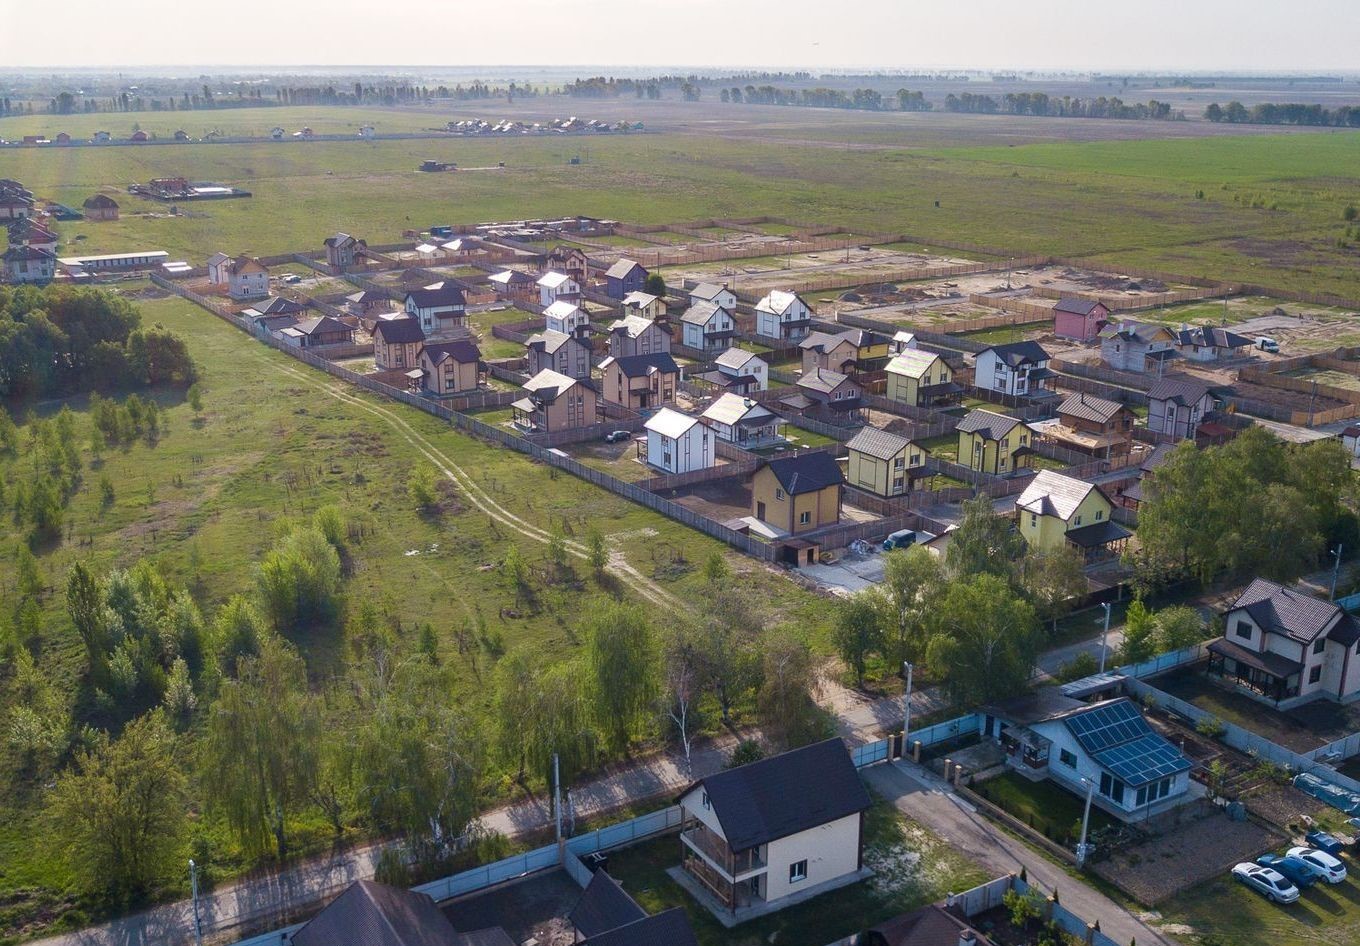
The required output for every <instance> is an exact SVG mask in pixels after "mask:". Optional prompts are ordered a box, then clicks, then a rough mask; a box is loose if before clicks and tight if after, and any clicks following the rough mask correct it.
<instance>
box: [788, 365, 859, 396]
mask: <svg viewBox="0 0 1360 946" xmlns="http://www.w3.org/2000/svg"><path fill="white" fill-rule="evenodd" d="M849 380H850V377H849V375H844V374H841V373H840V372H839V371H828V370H827V369H826V368H813V369H812V370H811V371H808V372H806V373H804V374H803V376H802V377H801V378H799V379H798V387H800V388H807V389H808V390H809V391H820V392H822V393H823V394H830V393H831V392H832V391H834V390H836V389H837V388H838V387H840V386H841V385H842V384H844V383H845V382H846V381H849Z"/></svg>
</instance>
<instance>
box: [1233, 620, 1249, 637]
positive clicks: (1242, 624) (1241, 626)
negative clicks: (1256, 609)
mask: <svg viewBox="0 0 1360 946" xmlns="http://www.w3.org/2000/svg"><path fill="white" fill-rule="evenodd" d="M1252 630H1253V628H1252V626H1251V625H1250V624H1248V623H1247V622H1246V621H1238V622H1237V629H1236V630H1235V631H1234V632H1233V633H1235V634H1236V635H1237V636H1238V637H1240V638H1242V639H1243V640H1251V633H1252Z"/></svg>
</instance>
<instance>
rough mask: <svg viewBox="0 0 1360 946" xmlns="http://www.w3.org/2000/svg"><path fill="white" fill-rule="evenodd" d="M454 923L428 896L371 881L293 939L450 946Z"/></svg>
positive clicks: (354, 887)
mask: <svg viewBox="0 0 1360 946" xmlns="http://www.w3.org/2000/svg"><path fill="white" fill-rule="evenodd" d="M457 935H458V934H457V931H456V930H454V928H453V924H452V923H450V922H449V921H448V918H447V917H445V916H444V914H443V913H442V912H441V911H440V910H439V908H438V907H437V906H435V904H434V900H433V899H432V898H431V897H430V896H429V894H423V893H416V892H414V891H411V890H402V889H400V888H397V887H389V886H387V885H386V884H380V883H376V882H375V881H371V880H360V881H357V882H356V883H353V884H351V885H350V886H349V887H348V888H347V889H346V890H345V892H344V893H342V894H340V896H338V897H336V898H335V899H334V900H332V901H331V903H330V904H329V905H328V906H327V907H326V908H325V909H324V910H322V911H321V912H320V913H318V914H317V915H316V916H314V917H312V919H311V920H309V921H308V922H307V923H306V924H304V925H303V927H302V928H301V929H300V930H298V931H297V932H296V933H294V934H293V936H292V943H293V946H334V944H336V943H345V944H346V946H450V944H451V943H454V942H456V941H457V940H456V937H457Z"/></svg>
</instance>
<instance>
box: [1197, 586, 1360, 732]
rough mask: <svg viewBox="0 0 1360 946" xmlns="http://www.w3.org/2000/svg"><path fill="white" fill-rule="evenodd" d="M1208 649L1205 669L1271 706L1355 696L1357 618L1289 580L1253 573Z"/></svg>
mask: <svg viewBox="0 0 1360 946" xmlns="http://www.w3.org/2000/svg"><path fill="white" fill-rule="evenodd" d="M1208 649H1209V673H1210V674H1211V675H1213V676H1217V677H1218V678H1219V679H1221V680H1224V681H1226V682H1228V683H1230V684H1232V685H1233V686H1234V687H1235V688H1236V689H1238V690H1241V691H1243V692H1245V693H1246V694H1247V695H1248V696H1252V697H1254V698H1256V699H1258V700H1261V701H1262V702H1265V703H1271V704H1273V705H1274V706H1275V707H1277V708H1279V709H1289V708H1290V707H1294V706H1298V705H1299V704H1300V703H1307V702H1310V701H1312V700H1318V699H1326V700H1335V701H1337V702H1339V703H1349V702H1351V701H1352V700H1355V699H1356V698H1357V697H1360V623H1357V622H1356V620H1355V619H1354V618H1353V617H1351V616H1350V615H1349V614H1347V613H1346V612H1345V611H1343V610H1342V609H1341V608H1339V607H1337V606H1336V605H1335V604H1333V603H1332V602H1330V601H1322V600H1320V599H1318V598H1315V597H1313V596H1312V595H1310V594H1308V593H1307V592H1305V591H1301V590H1299V589H1296V588H1286V587H1284V586H1283V585H1278V584H1276V583H1275V582H1273V581H1266V580H1265V579H1264V578H1258V579H1256V580H1255V581H1253V582H1252V583H1251V584H1250V585H1248V586H1247V590H1246V591H1244V592H1242V594H1241V596H1240V597H1238V599H1237V600H1236V601H1235V602H1233V606H1232V607H1231V608H1229V609H1228V611H1227V613H1226V614H1225V615H1224V621H1223V636H1222V637H1220V638H1218V639H1216V640H1213V641H1210V643H1209V648H1208Z"/></svg>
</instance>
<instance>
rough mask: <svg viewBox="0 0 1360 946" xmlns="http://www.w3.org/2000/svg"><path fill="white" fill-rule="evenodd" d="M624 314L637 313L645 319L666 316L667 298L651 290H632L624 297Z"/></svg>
mask: <svg viewBox="0 0 1360 946" xmlns="http://www.w3.org/2000/svg"><path fill="white" fill-rule="evenodd" d="M622 305H623V314H624V315H625V316H629V315H637V316H641V317H642V318H644V319H662V318H665V317H666V300H665V299H663V298H661V297H660V296H654V295H652V294H651V293H650V292H630V293H628V295H626V296H624V297H623V302H622Z"/></svg>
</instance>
